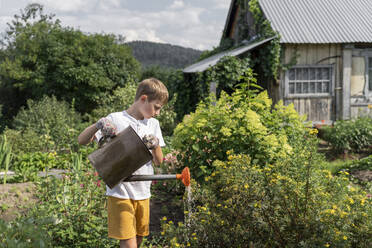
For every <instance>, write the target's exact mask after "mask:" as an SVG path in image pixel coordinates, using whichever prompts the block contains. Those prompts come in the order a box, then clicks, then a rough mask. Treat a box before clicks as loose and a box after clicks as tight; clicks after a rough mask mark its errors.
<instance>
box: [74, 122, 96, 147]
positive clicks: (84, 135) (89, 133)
mask: <svg viewBox="0 0 372 248" xmlns="http://www.w3.org/2000/svg"><path fill="white" fill-rule="evenodd" d="M97 131H98V128H97V127H96V124H92V125H90V126H89V127H87V128H85V130H84V131H83V132H81V134H80V135H79V137H78V142H79V144H80V145H86V144H88V143H90V142H92V140H93V138H94V134H95V133H96V132H97Z"/></svg>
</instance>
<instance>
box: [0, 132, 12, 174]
mask: <svg viewBox="0 0 372 248" xmlns="http://www.w3.org/2000/svg"><path fill="white" fill-rule="evenodd" d="M12 157H13V154H12V147H11V146H10V144H9V143H8V141H7V138H6V135H2V137H1V139H0V170H4V169H5V170H6V171H7V170H8V168H9V164H10V162H11V161H12Z"/></svg>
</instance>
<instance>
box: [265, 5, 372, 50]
mask: <svg viewBox="0 0 372 248" xmlns="http://www.w3.org/2000/svg"><path fill="white" fill-rule="evenodd" d="M259 3H260V6H261V8H262V11H263V13H264V14H265V16H266V18H267V19H268V20H269V21H270V22H271V26H272V28H273V29H274V30H276V31H278V32H279V34H280V35H281V40H280V42H281V43H318V44H319V43H359V42H360V43H362V42H366V43H372V0H259Z"/></svg>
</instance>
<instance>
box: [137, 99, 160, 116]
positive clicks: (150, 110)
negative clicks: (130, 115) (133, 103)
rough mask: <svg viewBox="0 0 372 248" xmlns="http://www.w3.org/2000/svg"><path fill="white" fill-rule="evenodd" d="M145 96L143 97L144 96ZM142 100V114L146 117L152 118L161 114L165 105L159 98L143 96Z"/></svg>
mask: <svg viewBox="0 0 372 248" xmlns="http://www.w3.org/2000/svg"><path fill="white" fill-rule="evenodd" d="M142 97H143V98H142ZM142 97H141V100H143V105H142V115H143V117H144V118H146V119H150V118H151V117H156V116H157V115H159V114H160V110H161V108H162V107H163V105H162V103H161V102H160V101H159V100H153V101H149V100H148V98H147V96H145V97H144V96H142Z"/></svg>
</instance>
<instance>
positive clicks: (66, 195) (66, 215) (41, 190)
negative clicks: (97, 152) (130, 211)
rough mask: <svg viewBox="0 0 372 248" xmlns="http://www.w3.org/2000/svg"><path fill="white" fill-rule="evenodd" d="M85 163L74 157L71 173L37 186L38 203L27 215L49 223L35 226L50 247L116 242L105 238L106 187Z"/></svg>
mask: <svg viewBox="0 0 372 248" xmlns="http://www.w3.org/2000/svg"><path fill="white" fill-rule="evenodd" d="M86 164H87V161H86V160H82V158H81V156H80V155H78V154H75V155H74V158H73V161H72V162H71V167H73V170H72V171H71V173H67V174H66V175H64V176H63V178H62V179H56V178H54V177H48V178H42V179H41V180H40V181H38V182H37V183H36V184H37V189H38V192H37V195H38V196H39V199H40V202H39V203H38V204H37V205H35V207H34V208H33V209H31V210H30V212H29V213H28V216H29V217H31V218H33V219H36V220H41V219H51V220H52V221H51V222H49V223H44V224H40V225H38V226H35V228H37V229H38V230H39V231H40V232H44V233H46V234H47V237H48V238H49V239H50V240H51V243H50V245H49V247H113V246H114V244H116V243H117V242H116V241H115V240H112V239H109V238H108V237H107V221H106V218H107V213H106V208H105V202H106V198H105V197H104V193H105V189H106V187H105V185H104V183H103V182H102V181H101V180H100V178H99V177H98V176H97V174H96V173H95V172H94V170H93V169H92V168H91V167H90V166H87V165H86Z"/></svg>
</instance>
